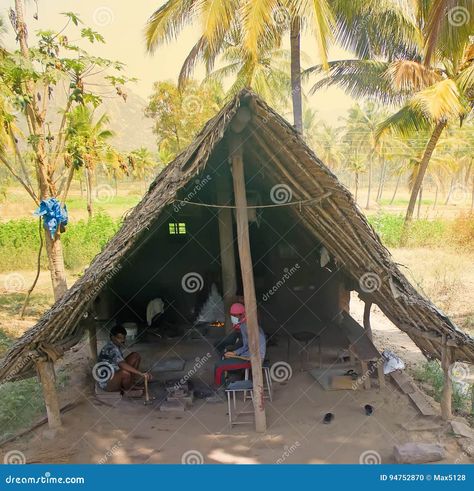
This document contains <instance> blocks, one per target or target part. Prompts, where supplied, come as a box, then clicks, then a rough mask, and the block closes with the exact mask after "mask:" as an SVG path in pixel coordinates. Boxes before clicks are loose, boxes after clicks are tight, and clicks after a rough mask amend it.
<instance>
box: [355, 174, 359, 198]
mask: <svg viewBox="0 0 474 491" xmlns="http://www.w3.org/2000/svg"><path fill="white" fill-rule="evenodd" d="M358 193H359V173H358V172H356V173H355V202H356V203H357V195H358Z"/></svg>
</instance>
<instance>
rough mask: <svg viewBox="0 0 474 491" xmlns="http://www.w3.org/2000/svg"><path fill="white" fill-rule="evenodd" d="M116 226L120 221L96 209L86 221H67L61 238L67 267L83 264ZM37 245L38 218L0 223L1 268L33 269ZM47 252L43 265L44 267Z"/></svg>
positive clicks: (88, 261) (76, 267) (12, 269)
mask: <svg viewBox="0 0 474 491" xmlns="http://www.w3.org/2000/svg"><path fill="white" fill-rule="evenodd" d="M118 227H119V221H118V220H114V219H113V218H111V217H110V216H109V215H107V214H105V213H103V212H101V211H99V212H98V213H97V214H96V215H94V216H93V217H92V218H91V219H90V220H89V221H84V220H80V221H79V222H76V223H70V224H69V225H68V226H67V229H66V233H64V234H62V236H61V239H62V243H63V248H64V257H65V265H66V268H68V269H73V270H75V269H79V268H83V267H85V266H86V265H87V264H89V263H90V261H91V260H92V259H93V258H94V256H95V255H96V254H98V253H99V252H100V251H101V250H102V248H103V247H104V245H105V244H106V243H107V241H108V240H109V239H110V238H111V237H112V236H113V235H114V233H115V232H116V231H117V229H118ZM38 247H39V238H38V222H37V221H35V220H28V219H20V220H10V221H9V222H6V223H0V271H2V272H5V271H15V270H24V269H35V268H36V260H37V254H38ZM46 264H47V263H46V256H45V255H43V258H42V265H43V267H46Z"/></svg>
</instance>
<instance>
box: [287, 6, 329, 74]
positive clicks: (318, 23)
mask: <svg viewBox="0 0 474 491" xmlns="http://www.w3.org/2000/svg"><path fill="white" fill-rule="evenodd" d="M289 4H290V6H291V11H292V12H293V13H295V14H296V15H298V16H299V17H301V18H302V19H305V20H306V24H307V26H308V28H309V29H310V30H311V32H312V33H313V35H314V37H315V38H316V45H317V48H318V53H319V56H320V58H321V65H322V66H323V68H324V69H325V70H328V68H329V64H328V51H329V47H330V45H331V44H332V42H333V41H334V32H335V30H336V29H335V28H336V19H335V17H334V13H333V10H332V6H331V5H330V3H329V2H328V1H327V0H309V1H303V2H302V1H294V0H293V1H291V0H290V2H289Z"/></svg>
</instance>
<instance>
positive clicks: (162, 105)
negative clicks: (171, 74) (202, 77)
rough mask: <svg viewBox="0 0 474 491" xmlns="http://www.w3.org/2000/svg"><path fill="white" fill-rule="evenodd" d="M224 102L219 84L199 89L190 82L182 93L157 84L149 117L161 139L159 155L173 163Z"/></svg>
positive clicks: (165, 83) (165, 84)
mask: <svg viewBox="0 0 474 491" xmlns="http://www.w3.org/2000/svg"><path fill="white" fill-rule="evenodd" d="M222 102H223V91H222V88H220V87H219V86H218V85H216V84H210V85H198V83H197V82H195V81H189V82H188V83H187V84H186V85H185V87H183V88H182V89H181V90H180V89H179V88H178V87H177V86H176V84H174V83H173V82H156V83H155V85H154V87H153V94H152V95H151V96H150V99H149V101H148V106H147V108H146V115H147V116H148V117H149V118H152V119H153V121H154V126H153V132H154V133H155V134H156V135H158V150H159V152H160V154H161V155H165V154H166V155H168V157H169V159H170V160H171V159H172V158H173V157H174V156H176V155H177V154H178V153H179V152H180V151H181V150H183V149H184V148H186V146H187V145H189V143H191V141H192V140H193V138H194V137H195V135H196V133H197V132H198V131H199V130H200V129H201V128H202V127H203V126H204V124H205V123H206V122H207V121H208V120H209V119H210V118H211V117H212V116H214V115H215V114H216V113H217V111H218V110H219V109H220V107H221V104H222ZM168 162H169V161H168ZM168 162H163V163H164V164H167V163H168Z"/></svg>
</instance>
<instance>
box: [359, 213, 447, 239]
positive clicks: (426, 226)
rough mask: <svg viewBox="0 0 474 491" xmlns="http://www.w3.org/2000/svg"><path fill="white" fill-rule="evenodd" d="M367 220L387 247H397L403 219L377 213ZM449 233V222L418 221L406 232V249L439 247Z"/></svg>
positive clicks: (398, 216)
mask: <svg viewBox="0 0 474 491" xmlns="http://www.w3.org/2000/svg"><path fill="white" fill-rule="evenodd" d="M368 220H369V222H370V224H371V225H372V226H373V227H374V229H375V231H376V232H377V233H378V234H379V235H380V238H381V239H382V242H383V243H384V244H385V245H386V246H388V247H398V246H399V245H400V240H401V237H402V232H403V222H404V217H403V216H402V215H392V214H390V213H377V214H376V215H373V216H369V217H368ZM448 232H449V222H447V221H445V220H427V219H420V220H416V221H414V222H412V223H411V224H410V226H409V228H408V231H407V240H406V243H405V246H407V247H423V246H431V247H435V246H439V245H442V244H444V243H445V242H444V241H445V238H446V236H447V235H448Z"/></svg>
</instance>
